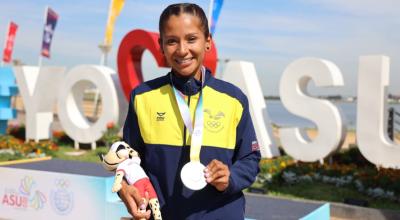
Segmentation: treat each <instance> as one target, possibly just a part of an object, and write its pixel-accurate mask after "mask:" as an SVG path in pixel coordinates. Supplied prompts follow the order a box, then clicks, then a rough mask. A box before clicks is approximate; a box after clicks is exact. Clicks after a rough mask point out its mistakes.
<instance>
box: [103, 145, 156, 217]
mask: <svg viewBox="0 0 400 220" xmlns="http://www.w3.org/2000/svg"><path fill="white" fill-rule="evenodd" d="M101 160H102V162H103V167H104V168H105V169H106V170H109V171H116V173H115V180H114V185H113V188H112V191H113V192H118V191H119V190H120V189H121V187H122V185H121V182H122V179H123V177H124V176H125V179H126V181H127V182H128V184H130V185H134V186H135V187H136V188H137V189H138V191H139V194H140V196H141V197H142V198H146V194H148V198H149V201H144V204H147V202H148V204H149V205H150V209H151V211H152V212H153V217H154V219H155V220H161V219H162V218H161V212H160V204H159V202H158V199H157V195H156V192H155V190H154V188H153V185H152V184H151V182H150V179H149V177H147V175H146V173H145V172H144V170H143V168H142V167H141V166H140V158H139V155H138V153H137V152H136V151H135V150H133V149H132V148H131V147H130V146H129V145H128V144H127V143H125V142H122V141H118V142H115V143H114V144H113V145H112V146H111V148H110V150H109V151H108V153H107V154H106V155H101ZM144 200H146V199H144ZM145 210H146V207H141V208H139V211H145Z"/></svg>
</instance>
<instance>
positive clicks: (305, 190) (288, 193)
mask: <svg viewBox="0 0 400 220" xmlns="http://www.w3.org/2000/svg"><path fill="white" fill-rule="evenodd" d="M267 190H268V195H272V196H278V197H284V198H297V199H298V198H300V199H309V200H318V201H328V202H339V203H342V202H343V201H344V199H345V198H352V199H360V200H366V201H368V203H369V207H370V208H378V209H394V210H400V204H399V203H396V202H392V201H389V200H383V199H373V198H371V197H368V196H366V195H364V194H362V193H360V192H358V191H356V190H354V189H353V188H350V187H336V186H333V185H329V184H325V183H318V182H313V183H298V184H294V185H288V184H281V185H270V186H269V188H268V189H267Z"/></svg>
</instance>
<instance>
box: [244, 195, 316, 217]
mask: <svg viewBox="0 0 400 220" xmlns="http://www.w3.org/2000/svg"><path fill="white" fill-rule="evenodd" d="M321 205H323V203H318V202H315V203H314V202H313V203H311V202H305V201H294V200H287V199H280V198H273V197H270V196H264V195H257V194H246V217H247V218H251V219H257V220H263V219H266V220H267V219H268V220H291V219H296V220H297V219H299V218H301V217H304V216H306V215H307V214H309V213H310V212H312V211H313V210H315V209H317V208H318V207H320V206H321Z"/></svg>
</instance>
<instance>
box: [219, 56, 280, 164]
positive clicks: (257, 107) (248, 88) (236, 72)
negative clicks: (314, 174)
mask: <svg viewBox="0 0 400 220" xmlns="http://www.w3.org/2000/svg"><path fill="white" fill-rule="evenodd" d="M222 77H223V79H224V80H225V81H227V82H230V83H233V84H235V85H236V86H238V87H239V88H240V89H241V90H242V91H243V92H244V93H245V94H246V96H247V97H248V99H249V106H250V114H251V118H252V120H253V124H254V128H255V130H256V135H257V139H258V142H259V144H260V150H261V155H262V156H263V157H268V158H271V157H274V156H279V150H278V148H277V146H276V144H275V141H274V139H273V136H272V128H271V123H270V120H269V118H266V119H265V121H264V117H263V114H262V112H263V111H265V110H266V109H265V107H266V105H265V100H264V97H263V92H262V90H261V86H260V81H259V80H258V77H257V73H256V69H255V68H254V64H253V63H250V62H244V61H231V62H229V63H228V64H227V65H226V68H225V70H224V73H223V75H222ZM266 122H267V123H266Z"/></svg>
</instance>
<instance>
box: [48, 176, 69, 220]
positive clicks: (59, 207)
mask: <svg viewBox="0 0 400 220" xmlns="http://www.w3.org/2000/svg"><path fill="white" fill-rule="evenodd" d="M55 185H56V189H55V190H52V191H51V194H50V203H51V207H52V208H53V210H54V211H55V212H56V213H57V214H59V215H67V214H69V213H70V212H71V210H72V208H73V205H74V197H73V193H72V192H70V191H68V188H69V181H68V180H65V179H56V180H55Z"/></svg>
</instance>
